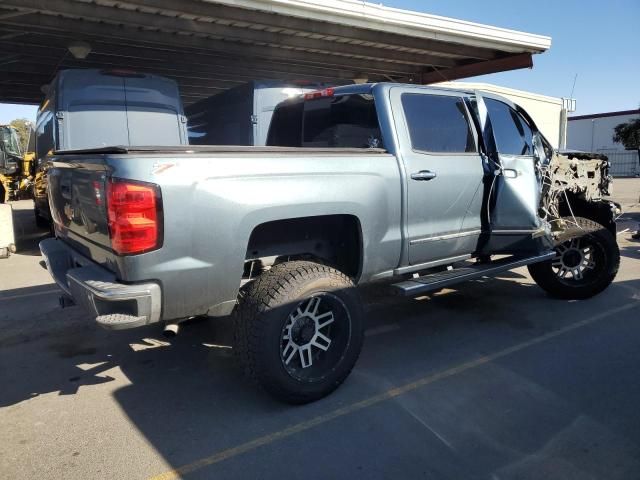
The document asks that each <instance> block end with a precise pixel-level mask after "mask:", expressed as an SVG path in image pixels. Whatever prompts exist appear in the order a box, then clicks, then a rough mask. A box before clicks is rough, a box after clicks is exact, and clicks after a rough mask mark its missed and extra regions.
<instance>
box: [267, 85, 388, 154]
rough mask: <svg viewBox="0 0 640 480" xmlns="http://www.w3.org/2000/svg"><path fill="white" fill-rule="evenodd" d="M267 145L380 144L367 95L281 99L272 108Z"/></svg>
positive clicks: (376, 116)
mask: <svg viewBox="0 0 640 480" xmlns="http://www.w3.org/2000/svg"><path fill="white" fill-rule="evenodd" d="M267 145H271V146H281V147H318V148H384V147H383V142H382V135H381V133H380V125H379V123H378V115H377V112H376V107H375V103H374V99H373V97H372V96H371V95H340V96H336V97H323V98H318V99H313V100H307V101H304V102H301V101H293V102H284V103H283V104H281V105H279V106H278V108H276V111H275V112H274V115H273V119H272V121H271V127H270V129H269V136H268V139H267Z"/></svg>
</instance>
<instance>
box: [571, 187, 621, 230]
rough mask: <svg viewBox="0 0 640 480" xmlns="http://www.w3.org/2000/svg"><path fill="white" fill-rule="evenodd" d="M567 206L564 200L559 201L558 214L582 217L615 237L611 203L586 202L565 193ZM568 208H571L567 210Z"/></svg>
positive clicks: (602, 201)
mask: <svg viewBox="0 0 640 480" xmlns="http://www.w3.org/2000/svg"><path fill="white" fill-rule="evenodd" d="M567 197H568V199H569V205H567V202H566V200H564V199H561V201H560V204H559V212H560V215H561V216H563V217H569V216H571V215H572V214H573V215H574V216H576V217H584V218H588V219H589V220H593V221H594V222H597V223H599V224H600V225H602V226H603V227H605V228H606V229H607V230H609V231H610V232H611V233H612V234H613V236H614V237H615V235H616V222H615V216H614V212H613V210H612V209H611V203H609V202H607V201H606V200H598V201H591V202H589V201H587V200H585V199H583V198H581V197H579V196H577V195H572V194H570V193H567ZM569 206H570V207H571V208H569Z"/></svg>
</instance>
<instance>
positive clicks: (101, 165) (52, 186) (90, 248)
mask: <svg viewBox="0 0 640 480" xmlns="http://www.w3.org/2000/svg"><path fill="white" fill-rule="evenodd" d="M47 175H48V190H49V192H48V195H49V203H50V208H51V215H52V217H53V221H54V227H55V231H56V236H57V237H59V238H62V239H63V240H65V241H66V242H67V243H69V244H71V246H73V247H74V248H76V249H77V250H78V251H79V252H80V253H82V254H83V255H85V256H87V257H89V258H92V259H93V260H95V261H97V262H98V263H108V261H109V260H110V259H113V257H114V256H115V255H114V254H113V253H112V251H111V243H110V240H109V227H108V221H107V209H106V202H105V183H106V178H107V165H106V162H105V160H104V155H77V156H76V155H71V156H68V157H67V156H60V157H54V158H53V160H52V167H51V168H50V169H49V170H48V171H47Z"/></svg>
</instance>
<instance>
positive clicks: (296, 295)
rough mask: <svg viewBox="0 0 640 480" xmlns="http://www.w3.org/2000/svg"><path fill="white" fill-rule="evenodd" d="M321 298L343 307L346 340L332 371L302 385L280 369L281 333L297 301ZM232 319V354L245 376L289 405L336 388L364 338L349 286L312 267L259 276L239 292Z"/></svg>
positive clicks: (331, 271)
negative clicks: (346, 330)
mask: <svg viewBox="0 0 640 480" xmlns="http://www.w3.org/2000/svg"><path fill="white" fill-rule="evenodd" d="M326 294H329V295H331V296H332V298H337V299H338V301H339V302H340V303H341V305H342V306H344V307H345V309H346V310H345V311H346V312H347V314H346V315H345V316H344V317H343V318H346V319H347V321H348V322H350V325H349V329H348V331H349V335H348V337H349V338H346V336H344V335H343V336H342V340H343V341H344V348H342V347H340V349H339V351H338V355H337V356H336V357H335V358H336V359H337V360H336V362H337V363H336V364H335V365H334V366H333V368H330V369H328V370H327V371H326V374H324V376H323V377H322V378H320V379H317V380H313V381H302V380H300V379H297V378H294V377H293V376H292V375H290V374H289V372H288V371H287V369H286V368H285V365H284V363H283V360H282V351H281V342H282V331H283V328H285V324H286V322H288V321H290V320H289V319H290V314H293V311H294V310H295V309H296V307H297V306H298V305H300V302H302V301H304V299H305V298H310V297H311V296H313V295H326ZM233 316H234V353H235V356H236V358H237V359H238V360H239V361H240V364H241V366H242V367H243V370H244V372H245V374H246V375H247V376H248V377H249V378H251V379H253V380H254V381H256V382H257V383H258V384H259V385H260V386H261V387H262V388H264V389H265V390H266V391H267V392H269V393H270V394H271V395H273V396H275V397H276V398H278V399H279V400H282V401H284V402H287V403H292V404H304V403H309V402H313V401H315V400H318V399H320V398H322V397H324V396H326V395H328V394H330V393H331V392H333V391H334V390H335V389H336V388H338V386H340V384H341V383H342V382H343V381H344V380H345V379H346V378H347V376H348V375H349V373H350V372H351V370H352V369H353V366H354V365H355V363H356V360H357V359H358V356H359V355H360V350H361V348H362V342H363V339H364V325H363V315H362V307H361V303H360V299H359V295H358V292H357V291H356V289H355V288H354V284H353V281H352V280H351V279H350V278H349V277H348V276H346V275H345V274H343V273H342V272H340V271H338V270H336V269H335V268H332V267H329V266H327V265H322V264H319V263H315V262H309V261H290V262H284V263H281V264H278V265H275V266H274V267H272V268H271V269H270V270H269V271H266V272H264V273H263V274H261V275H260V276H259V277H258V278H257V279H256V280H254V281H252V282H251V283H250V284H248V285H247V286H246V287H245V288H243V289H242V290H241V292H240V295H239V298H238V303H237V305H236V308H235V310H234V313H233ZM329 348H331V346H330V347H329ZM336 348H338V347H336ZM340 351H341V352H342V353H340ZM327 352H328V350H327ZM333 354H334V355H335V350H334V352H333ZM340 355H341V356H340Z"/></svg>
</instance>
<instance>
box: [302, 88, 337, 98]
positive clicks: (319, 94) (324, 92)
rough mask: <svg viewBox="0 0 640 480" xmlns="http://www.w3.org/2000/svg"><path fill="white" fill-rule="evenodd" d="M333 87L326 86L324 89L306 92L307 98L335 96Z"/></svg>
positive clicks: (305, 96)
mask: <svg viewBox="0 0 640 480" xmlns="http://www.w3.org/2000/svg"><path fill="white" fill-rule="evenodd" d="M333 93H334V90H333V88H325V89H324V90H317V91H315V92H309V93H305V94H304V99H305V100H315V99H317V98H325V97H333Z"/></svg>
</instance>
